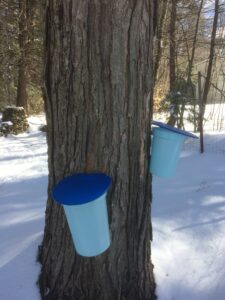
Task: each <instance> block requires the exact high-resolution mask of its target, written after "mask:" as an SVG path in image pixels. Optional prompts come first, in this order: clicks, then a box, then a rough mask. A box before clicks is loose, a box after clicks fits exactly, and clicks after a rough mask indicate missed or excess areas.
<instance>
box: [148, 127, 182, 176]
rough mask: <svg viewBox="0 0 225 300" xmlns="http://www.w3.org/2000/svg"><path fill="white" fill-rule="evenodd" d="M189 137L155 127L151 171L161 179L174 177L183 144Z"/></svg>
mask: <svg viewBox="0 0 225 300" xmlns="http://www.w3.org/2000/svg"><path fill="white" fill-rule="evenodd" d="M186 138H187V137H186V136H185V135H182V134H180V133H176V132H173V131H169V130H168V129H164V128H160V127H154V128H153V140H152V148H151V162H150V171H151V173H152V174H153V175H156V176H159V177H171V176H172V175H174V173H175V171H176V168H177V164H178V160H179V156H180V152H181V148H182V145H183V142H184V141H185V139H186Z"/></svg>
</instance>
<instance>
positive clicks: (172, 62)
mask: <svg viewBox="0 0 225 300" xmlns="http://www.w3.org/2000/svg"><path fill="white" fill-rule="evenodd" d="M176 18H177V0H171V15H170V30H169V38H170V54H169V88H170V91H171V92H172V91H173V90H174V87H175V84H176ZM171 104H172V105H173V106H174V112H173V113H171V114H170V117H169V120H168V124H169V125H171V126H174V125H175V123H176V120H177V115H178V104H177V103H176V101H175V100H174V101H173V102H172V103H171Z"/></svg>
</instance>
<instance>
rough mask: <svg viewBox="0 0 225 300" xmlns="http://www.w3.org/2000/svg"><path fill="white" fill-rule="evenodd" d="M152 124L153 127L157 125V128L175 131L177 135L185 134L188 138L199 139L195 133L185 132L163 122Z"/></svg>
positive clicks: (153, 122)
mask: <svg viewBox="0 0 225 300" xmlns="http://www.w3.org/2000/svg"><path fill="white" fill-rule="evenodd" d="M152 124H153V125H156V126H159V127H161V128H164V129H168V130H170V131H173V132H176V133H179V134H183V135H185V136H188V137H191V138H194V139H198V136H197V135H195V134H193V133H190V132H188V131H185V130H181V129H178V128H175V127H173V126H170V125H167V124H165V123H162V122H159V121H152Z"/></svg>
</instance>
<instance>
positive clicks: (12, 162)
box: [0, 116, 47, 300]
mask: <svg viewBox="0 0 225 300" xmlns="http://www.w3.org/2000/svg"><path fill="white" fill-rule="evenodd" d="M37 119H38V122H36V123H35V121H37ZM31 120H32V122H33V123H32V124H31V126H30V133H25V134H20V135H18V136H13V135H11V136H9V137H7V138H4V137H1V138H0V203H1V205H0V239H1V243H0V283H1V285H0V286H1V288H0V299H1V300H31V299H32V300H38V299H40V296H39V291H38V288H37V287H36V282H37V279H38V274H39V272H40V265H39V264H38V263H37V262H36V257H37V249H38V245H40V243H41V240H42V235H43V228H44V211H45V203H46V194H47V155H46V151H47V147H46V138H45V134H43V133H41V132H38V131H37V128H38V126H39V125H40V124H41V120H44V116H41V117H40V118H37V117H36V118H31ZM39 123H40V124H39Z"/></svg>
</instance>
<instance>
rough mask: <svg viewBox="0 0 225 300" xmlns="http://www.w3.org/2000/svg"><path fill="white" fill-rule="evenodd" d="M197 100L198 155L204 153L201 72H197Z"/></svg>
mask: <svg viewBox="0 0 225 300" xmlns="http://www.w3.org/2000/svg"><path fill="white" fill-rule="evenodd" d="M198 98H199V131H200V153H204V136H203V99H202V84H201V72H198Z"/></svg>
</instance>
